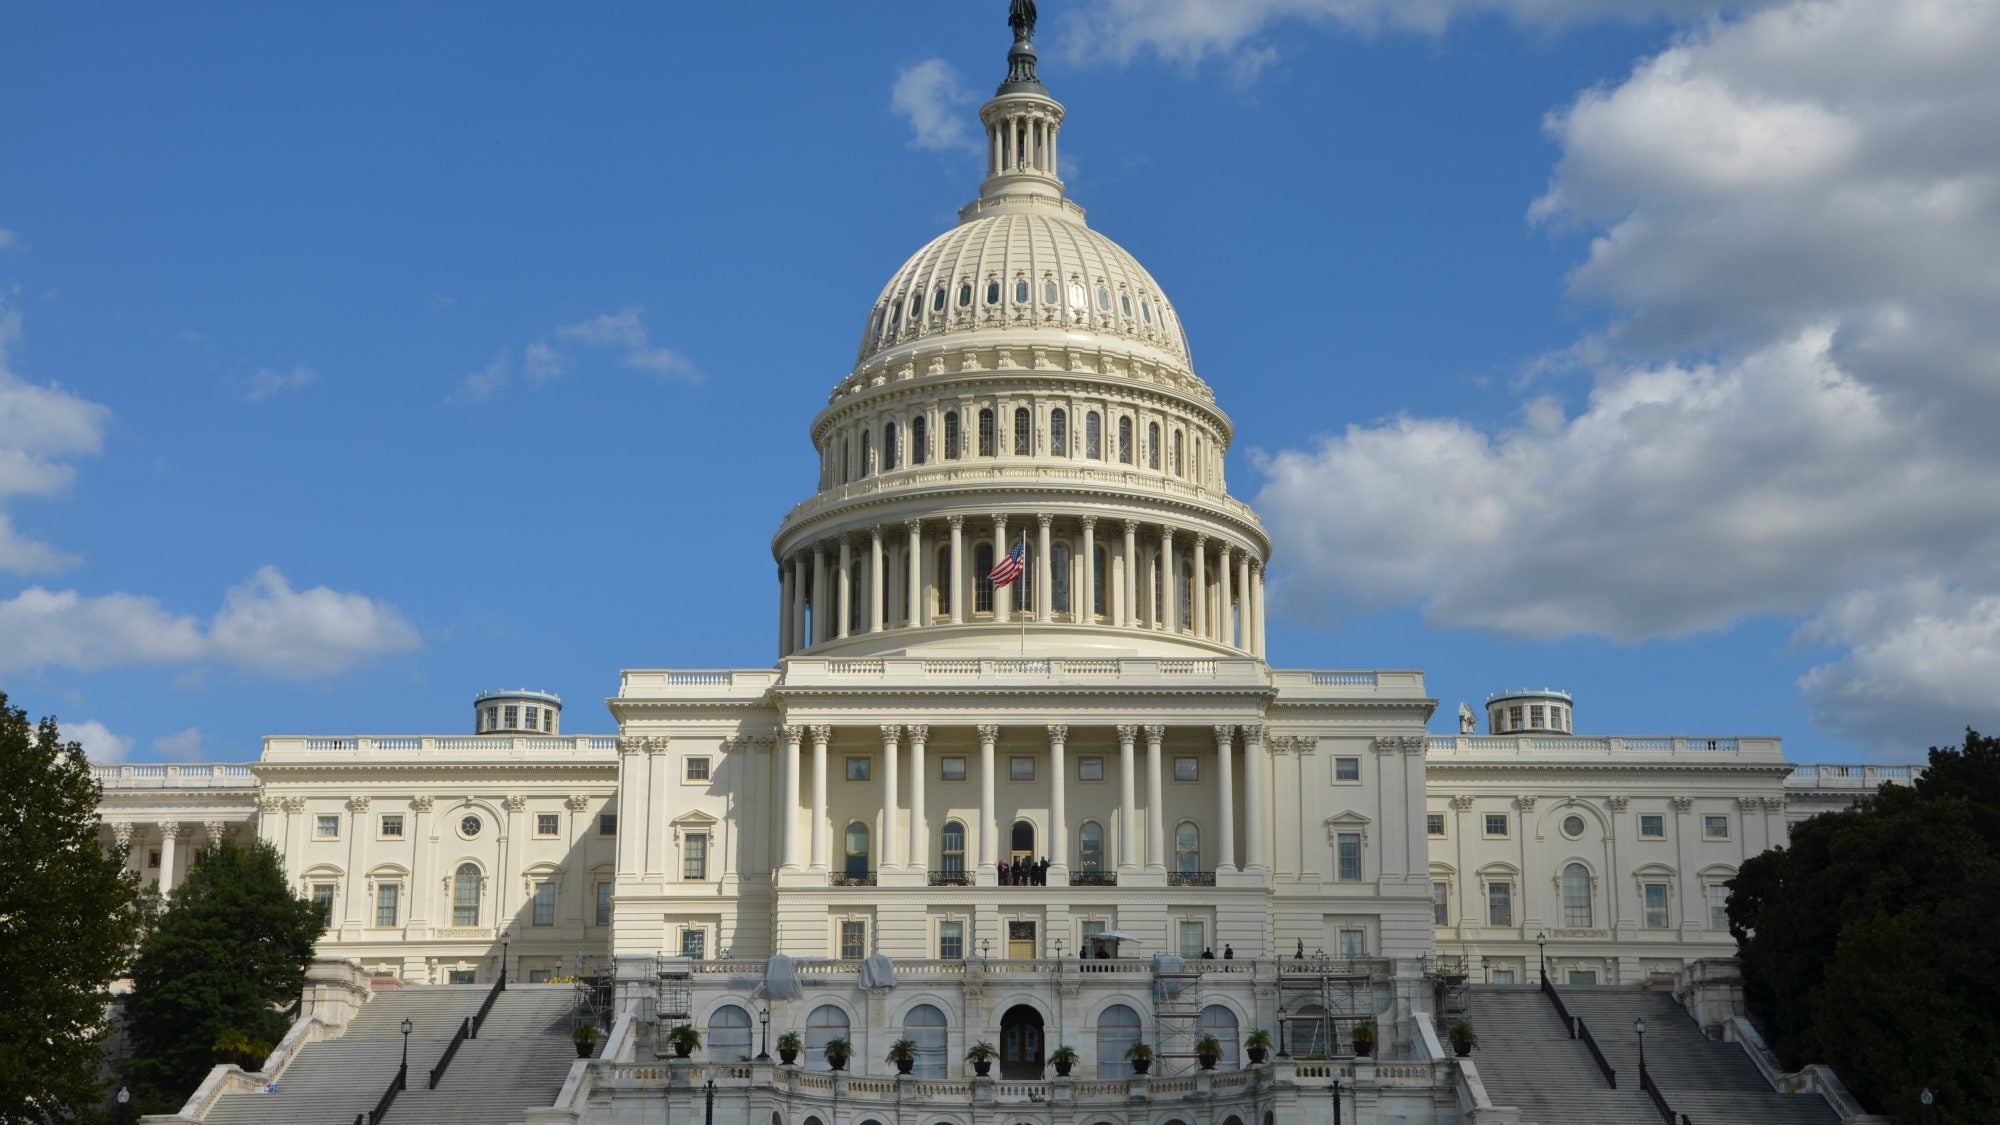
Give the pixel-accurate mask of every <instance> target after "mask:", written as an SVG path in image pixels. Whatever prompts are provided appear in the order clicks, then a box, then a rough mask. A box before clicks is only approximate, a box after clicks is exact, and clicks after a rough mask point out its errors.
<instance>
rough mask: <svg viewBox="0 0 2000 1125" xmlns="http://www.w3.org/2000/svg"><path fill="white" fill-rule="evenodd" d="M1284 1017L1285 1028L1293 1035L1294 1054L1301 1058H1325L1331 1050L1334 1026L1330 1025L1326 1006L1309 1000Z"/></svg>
mask: <svg viewBox="0 0 2000 1125" xmlns="http://www.w3.org/2000/svg"><path fill="white" fill-rule="evenodd" d="M1283 1018H1284V1021H1285V1029H1286V1031H1288V1032H1289V1033H1290V1035H1291V1040H1292V1054H1294V1055H1297V1056H1299V1057H1300V1058H1308V1059H1323V1058H1326V1057H1327V1055H1328V1054H1329V1053H1330V1052H1331V1050H1332V1044H1333V1028H1332V1027H1331V1026H1329V1022H1330V1021H1328V1019H1327V1018H1326V1009H1325V1008H1322V1007H1320V1006H1319V1005H1318V1004H1314V1003H1311V1002H1307V1003H1304V1004H1301V1005H1299V1006H1298V1008H1297V1009H1295V1010H1293V1011H1292V1012H1291V1013H1290V1014H1288V1015H1286V1016H1285V1017H1283Z"/></svg>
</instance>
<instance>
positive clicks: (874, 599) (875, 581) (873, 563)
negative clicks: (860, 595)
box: [868, 527, 885, 633]
mask: <svg viewBox="0 0 2000 1125" xmlns="http://www.w3.org/2000/svg"><path fill="white" fill-rule="evenodd" d="M884 585H885V584H884V583H883V581H882V529H881V528H880V527H872V528H869V529H868V631H869V632H871V633H879V632H881V631H882V590H883V586H884Z"/></svg>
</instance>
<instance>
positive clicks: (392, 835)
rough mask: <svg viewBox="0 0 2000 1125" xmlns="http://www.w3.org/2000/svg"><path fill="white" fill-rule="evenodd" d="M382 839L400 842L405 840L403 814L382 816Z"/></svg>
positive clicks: (385, 814)
mask: <svg viewBox="0 0 2000 1125" xmlns="http://www.w3.org/2000/svg"><path fill="white" fill-rule="evenodd" d="M382 838H383V839H385V840H400V839H402V838H403V814H402V813H384V814H382Z"/></svg>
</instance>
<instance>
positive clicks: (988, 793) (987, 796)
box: [979, 723, 1000, 879]
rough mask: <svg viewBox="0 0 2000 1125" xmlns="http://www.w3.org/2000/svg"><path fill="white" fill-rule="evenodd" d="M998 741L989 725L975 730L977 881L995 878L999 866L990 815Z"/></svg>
mask: <svg viewBox="0 0 2000 1125" xmlns="http://www.w3.org/2000/svg"><path fill="white" fill-rule="evenodd" d="M998 741H1000V728H999V727H998V726H995V725H994V724H992V723H981V724H980V726H979V877H980V878H981V879H992V878H996V877H997V875H998V872H997V871H995V869H994V865H995V864H997V863H999V862H1000V827H999V824H998V823H997V822H996V821H995V819H994V813H993V744H994V743H996V742H998Z"/></svg>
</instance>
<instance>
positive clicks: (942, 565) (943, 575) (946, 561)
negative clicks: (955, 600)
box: [936, 547, 953, 617]
mask: <svg viewBox="0 0 2000 1125" xmlns="http://www.w3.org/2000/svg"><path fill="white" fill-rule="evenodd" d="M936 586H937V603H938V604H937V611H938V616H940V617H949V616H951V588H952V586H953V582H952V574H951V548H950V547H939V548H938V553H937V582H936Z"/></svg>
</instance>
